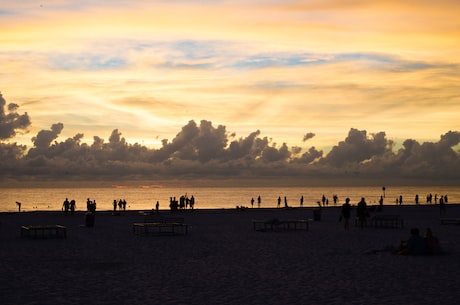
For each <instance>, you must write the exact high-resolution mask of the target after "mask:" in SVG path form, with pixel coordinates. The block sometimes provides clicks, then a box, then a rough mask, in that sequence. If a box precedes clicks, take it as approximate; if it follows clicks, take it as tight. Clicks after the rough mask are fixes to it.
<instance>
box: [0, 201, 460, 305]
mask: <svg viewBox="0 0 460 305" xmlns="http://www.w3.org/2000/svg"><path fill="white" fill-rule="evenodd" d="M355 211H356V210H355V209H354V210H353V211H352V216H353V217H354V215H355ZM160 214H161V215H162V216H171V215H173V216H179V217H184V220H185V222H186V223H187V224H189V225H190V227H189V231H188V234H187V235H184V236H145V235H137V234H136V235H135V234H133V231H132V224H133V223H134V222H139V221H142V220H143V216H142V215H140V214H139V212H138V211H128V212H126V213H122V214H121V215H119V216H113V215H112V213H111V212H109V211H101V212H96V216H95V226H94V227H86V226H85V214H84V213H83V212H78V213H76V214H75V215H72V216H71V215H64V214H63V213H61V212H27V213H2V214H0V242H1V248H0V265H1V269H0V270H1V276H0V289H1V293H0V304H3V305H7V304H457V303H458V301H459V298H460V291H459V290H458V287H459V284H460V277H459V276H458V272H459V270H460V243H459V241H460V226H459V225H442V224H441V223H440V220H439V215H440V213H439V207H438V206H435V205H432V206H428V205H423V206H418V207H416V206H402V207H398V206H385V207H384V209H383V211H382V212H379V214H393V215H400V216H401V218H402V219H403V220H404V228H402V229H400V228H373V227H366V228H363V229H361V228H358V227H355V226H354V223H352V224H351V227H350V229H349V230H344V228H343V222H339V214H340V208H339V207H328V208H323V209H322V212H321V220H320V221H313V220H312V218H313V209H312V208H295V209H247V210H245V211H239V210H230V209H226V210H195V211H183V212H176V213H174V214H171V212H169V211H161V212H160ZM372 214H373V215H375V214H377V212H376V213H372ZM446 217H460V206H459V205H449V206H448V207H447V212H446ZM273 218H277V219H310V221H309V230H308V231H305V230H296V231H293V230H289V231H286V230H282V231H276V232H258V231H255V230H254V229H253V224H252V220H253V219H262V220H266V219H273ZM38 224H41V225H43V224H61V225H64V226H66V228H67V238H48V239H29V238H22V237H21V235H20V227H21V226H22V225H38ZM412 227H418V228H420V230H421V231H422V232H423V231H424V229H425V228H426V227H431V228H432V230H433V233H434V235H436V236H437V237H438V238H439V240H440V242H441V246H442V248H443V250H444V251H445V254H443V255H438V256H400V255H395V254H392V253H391V251H387V250H388V249H389V248H390V247H396V246H397V245H398V244H399V242H400V241H401V240H404V239H407V238H408V236H409V230H410V228H412Z"/></svg>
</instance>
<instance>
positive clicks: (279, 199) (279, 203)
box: [277, 196, 281, 208]
mask: <svg viewBox="0 0 460 305" xmlns="http://www.w3.org/2000/svg"><path fill="white" fill-rule="evenodd" d="M280 205H281V196H278V205H277V207H278V208H279V207H280Z"/></svg>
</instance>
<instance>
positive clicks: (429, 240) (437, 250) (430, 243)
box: [425, 228, 441, 255]
mask: <svg viewBox="0 0 460 305" xmlns="http://www.w3.org/2000/svg"><path fill="white" fill-rule="evenodd" d="M425 243H426V254H428V255H436V254H441V246H440V245H439V240H438V239H437V238H436V237H435V236H433V232H432V231H431V228H426V230H425Z"/></svg>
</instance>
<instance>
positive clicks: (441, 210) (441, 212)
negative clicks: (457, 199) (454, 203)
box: [439, 196, 446, 216]
mask: <svg viewBox="0 0 460 305" xmlns="http://www.w3.org/2000/svg"><path fill="white" fill-rule="evenodd" d="M445 214H446V206H445V204H444V198H443V197H442V196H441V198H439V216H444V215H445Z"/></svg>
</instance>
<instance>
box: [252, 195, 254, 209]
mask: <svg viewBox="0 0 460 305" xmlns="http://www.w3.org/2000/svg"><path fill="white" fill-rule="evenodd" d="M253 207H254V197H253V198H251V208H253Z"/></svg>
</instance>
